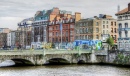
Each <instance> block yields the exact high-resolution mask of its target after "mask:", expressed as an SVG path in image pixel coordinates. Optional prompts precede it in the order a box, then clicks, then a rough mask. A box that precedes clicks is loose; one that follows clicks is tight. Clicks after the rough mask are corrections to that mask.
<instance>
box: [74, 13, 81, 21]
mask: <svg viewBox="0 0 130 76" xmlns="http://www.w3.org/2000/svg"><path fill="white" fill-rule="evenodd" d="M80 19H81V13H79V12H75V21H79V20H80Z"/></svg>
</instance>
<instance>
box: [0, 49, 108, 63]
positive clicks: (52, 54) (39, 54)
mask: <svg viewBox="0 0 130 76" xmlns="http://www.w3.org/2000/svg"><path fill="white" fill-rule="evenodd" d="M106 58H107V52H105V51H104V50H99V51H94V50H92V51H91V50H45V51H43V50H19V51H14V50H9V51H0V62H3V61H5V60H13V61H14V62H15V63H23V64H26V63H27V64H33V65H42V64H45V63H48V62H50V61H56V62H60V61H62V60H63V61H66V62H68V63H80V62H84V63H98V62H104V61H106Z"/></svg>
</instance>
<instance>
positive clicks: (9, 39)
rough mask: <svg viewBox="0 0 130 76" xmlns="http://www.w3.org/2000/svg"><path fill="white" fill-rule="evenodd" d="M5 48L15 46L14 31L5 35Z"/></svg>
mask: <svg viewBox="0 0 130 76" xmlns="http://www.w3.org/2000/svg"><path fill="white" fill-rule="evenodd" d="M7 46H10V47H13V46H15V31H10V32H9V33H8V34H7Z"/></svg>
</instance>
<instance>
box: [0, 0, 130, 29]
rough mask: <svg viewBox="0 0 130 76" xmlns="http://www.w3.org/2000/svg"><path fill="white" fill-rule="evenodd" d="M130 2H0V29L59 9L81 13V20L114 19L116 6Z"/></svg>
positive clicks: (14, 26)
mask: <svg viewBox="0 0 130 76" xmlns="http://www.w3.org/2000/svg"><path fill="white" fill-rule="evenodd" d="M128 3H130V0H0V28H10V29H13V30H15V29H16V28H17V23H18V22H20V21H21V20H23V19H25V18H29V17H33V16H34V14H35V13H36V11H38V10H44V9H51V8H53V7H59V9H60V10H67V11H72V12H73V13H74V12H81V14H82V18H89V17H93V16H98V15H99V14H109V15H112V16H114V18H116V17H115V13H116V12H117V6H118V5H120V9H124V8H126V7H127V6H128Z"/></svg>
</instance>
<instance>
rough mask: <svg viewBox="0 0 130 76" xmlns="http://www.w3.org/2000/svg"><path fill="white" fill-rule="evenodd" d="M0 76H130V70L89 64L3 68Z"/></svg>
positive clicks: (0, 69) (0, 70)
mask: <svg viewBox="0 0 130 76" xmlns="http://www.w3.org/2000/svg"><path fill="white" fill-rule="evenodd" d="M0 76H130V68H124V67H115V66H107V65H87V64H85V65H76V64H75V65H46V66H26V67H25V66H24V67H22V66H21V67H1V68H0Z"/></svg>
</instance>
